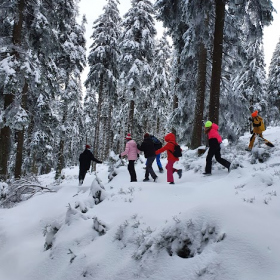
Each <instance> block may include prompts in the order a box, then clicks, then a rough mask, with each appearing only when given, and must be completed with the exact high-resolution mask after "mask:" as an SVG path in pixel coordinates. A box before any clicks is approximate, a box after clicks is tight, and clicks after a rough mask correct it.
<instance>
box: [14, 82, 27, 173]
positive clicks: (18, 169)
mask: <svg viewBox="0 0 280 280" xmlns="http://www.w3.org/2000/svg"><path fill="white" fill-rule="evenodd" d="M27 91H28V84H27V82H26V81H25V83H24V87H23V90H22V101H21V106H22V108H23V109H24V110H25V109H26V107H27ZM16 139H17V152H16V165H15V178H20V177H21V167H22V153H23V143H24V128H22V130H18V131H16Z"/></svg>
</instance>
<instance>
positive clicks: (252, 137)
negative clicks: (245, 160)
mask: <svg viewBox="0 0 280 280" xmlns="http://www.w3.org/2000/svg"><path fill="white" fill-rule="evenodd" d="M257 136H259V137H260V138H262V140H263V141H264V143H265V144H266V145H267V146H269V147H274V145H273V144H272V143H271V142H269V141H268V140H266V139H264V138H263V136H262V133H260V134H258V133H253V135H252V136H251V138H250V143H249V147H248V148H249V149H250V150H252V148H253V146H254V142H255V139H256V137H257Z"/></svg>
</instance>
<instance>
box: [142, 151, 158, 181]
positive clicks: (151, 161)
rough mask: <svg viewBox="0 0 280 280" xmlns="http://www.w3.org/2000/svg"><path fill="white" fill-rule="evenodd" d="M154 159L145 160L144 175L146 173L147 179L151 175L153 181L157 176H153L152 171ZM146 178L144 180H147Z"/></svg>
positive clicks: (153, 172)
mask: <svg viewBox="0 0 280 280" xmlns="http://www.w3.org/2000/svg"><path fill="white" fill-rule="evenodd" d="M155 158H156V157H155V156H153V157H148V158H147V169H146V173H148V177H149V174H151V176H152V178H153V179H156V177H157V175H156V174H155V171H154V169H153V162H154V160H155ZM148 177H146V176H145V178H148Z"/></svg>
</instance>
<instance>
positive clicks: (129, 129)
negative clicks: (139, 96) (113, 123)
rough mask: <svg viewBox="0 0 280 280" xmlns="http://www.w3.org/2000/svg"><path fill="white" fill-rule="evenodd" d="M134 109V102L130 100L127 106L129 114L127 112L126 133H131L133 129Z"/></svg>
mask: <svg viewBox="0 0 280 280" xmlns="http://www.w3.org/2000/svg"><path fill="white" fill-rule="evenodd" d="M133 96H134V94H133ZM134 107H135V102H134V100H131V101H130V104H129V112H128V123H127V132H128V133H132V129H133V121H134Z"/></svg>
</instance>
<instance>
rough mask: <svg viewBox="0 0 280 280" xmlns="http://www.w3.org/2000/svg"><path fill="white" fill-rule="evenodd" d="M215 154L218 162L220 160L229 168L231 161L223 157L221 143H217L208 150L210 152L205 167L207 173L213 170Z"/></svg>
mask: <svg viewBox="0 0 280 280" xmlns="http://www.w3.org/2000/svg"><path fill="white" fill-rule="evenodd" d="M213 156H215V159H216V160H217V162H219V163H220V164H221V165H223V166H224V167H226V168H227V169H229V167H230V162H229V161H227V160H225V159H223V158H222V157H221V147H220V144H219V145H215V146H214V147H210V148H209V151H208V154H207V157H206V167H205V172H206V173H211V171H212V158H213Z"/></svg>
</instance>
